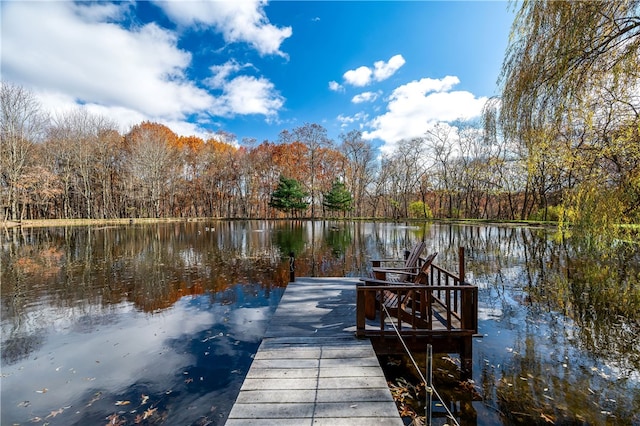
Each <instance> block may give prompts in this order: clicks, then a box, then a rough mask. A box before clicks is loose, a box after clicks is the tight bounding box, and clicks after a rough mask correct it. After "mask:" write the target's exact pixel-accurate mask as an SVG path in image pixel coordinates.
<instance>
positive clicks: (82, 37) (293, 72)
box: [1, 0, 514, 151]
mask: <svg viewBox="0 0 640 426" xmlns="http://www.w3.org/2000/svg"><path fill="white" fill-rule="evenodd" d="M1 7H2V11H1V12H2V29H1V31H2V33H1V36H2V46H1V47H2V50H1V55H2V63H1V65H2V67H1V71H2V79H3V80H4V81H9V82H13V83H17V84H20V85H22V86H24V87H26V88H28V89H30V90H32V91H33V92H34V93H35V94H36V95H37V96H38V97H39V99H40V100H41V102H42V105H43V107H44V109H45V110H47V111H48V112H51V113H52V114H53V115H54V116H55V115H60V114H63V113H65V112H66V111H68V110H70V109H73V108H75V107H77V106H78V105H82V106H83V107H84V108H87V109H89V110H90V111H91V112H94V113H96V114H100V115H103V116H106V117H108V118H110V119H112V120H114V121H115V122H116V123H117V124H118V126H119V127H120V130H121V131H123V132H126V131H127V130H128V128H130V127H131V126H132V125H134V124H137V123H139V122H141V121H143V120H151V121H157V122H161V123H163V124H166V125H167V126H169V127H170V128H171V129H172V130H174V131H175V132H176V133H178V134H181V135H192V134H195V135H198V136H201V137H204V138H207V137H208V135H209V134H210V133H211V132H216V131H218V130H224V131H226V132H230V133H232V134H234V135H235V137H236V141H241V140H242V139H243V138H255V139H256V140H257V141H258V142H262V141H263V140H271V141H276V140H277V138H278V134H279V133H280V131H282V130H284V129H289V130H290V129H293V128H295V127H298V126H302V125H304V124H305V123H319V124H322V125H323V126H324V127H325V128H326V129H327V131H328V135H329V137H331V138H332V139H334V140H336V141H338V140H339V135H340V134H341V133H346V132H348V131H350V130H354V129H357V130H361V131H362V132H363V134H364V137H365V138H367V139H370V140H371V141H373V142H374V143H375V144H376V145H378V146H381V147H382V148H383V150H387V151H390V150H392V149H393V146H394V145H395V143H397V141H398V140H400V139H403V138H411V137H417V136H421V135H422V134H424V132H425V131H426V130H427V129H428V128H429V126H432V125H433V124H435V123H437V122H450V121H453V120H456V119H473V118H477V117H478V115H479V113H480V109H481V107H482V104H483V103H484V101H485V100H486V98H487V97H489V96H493V95H495V94H497V87H496V80H497V77H498V75H499V72H500V67H501V64H502V59H503V56H504V51H505V48H506V45H507V40H508V36H509V30H510V27H511V23H512V21H513V15H514V13H513V9H512V8H511V6H510V3H507V2H502V1H470V2H458V1H446V2H444V1H443V2H440V1H355V2H341V1H319V2H312V1H274V2H268V3H267V2H262V1H252V0H236V1H201V0H195V1H144V2H132V1H121V2H116V3H109V2H84V3H74V2H70V1H6V0H5V1H2V2H1Z"/></svg>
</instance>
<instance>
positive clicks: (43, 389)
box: [36, 388, 49, 393]
mask: <svg viewBox="0 0 640 426" xmlns="http://www.w3.org/2000/svg"><path fill="white" fill-rule="evenodd" d="M48 391H49V389H47V388H42V389H41V390H37V391H36V393H47V392H48Z"/></svg>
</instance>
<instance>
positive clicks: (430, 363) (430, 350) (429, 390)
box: [424, 343, 433, 426]
mask: <svg viewBox="0 0 640 426" xmlns="http://www.w3.org/2000/svg"><path fill="white" fill-rule="evenodd" d="M426 373H427V375H426V377H425V378H426V379H427V383H426V393H427V403H426V404H425V407H424V409H425V410H426V412H425V424H426V425H427V426H431V415H432V410H433V407H432V406H431V404H432V403H433V387H432V386H433V377H432V376H433V347H432V346H431V343H429V344H427V371H426Z"/></svg>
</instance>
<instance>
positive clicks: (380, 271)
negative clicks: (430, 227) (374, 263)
mask: <svg viewBox="0 0 640 426" xmlns="http://www.w3.org/2000/svg"><path fill="white" fill-rule="evenodd" d="M437 255H438V253H437V252H435V253H431V254H430V255H429V256H427V258H426V259H425V261H424V263H423V264H422V265H420V266H414V267H411V268H374V269H373V279H372V280H365V285H367V284H371V285H397V284H402V283H405V284H423V285H425V284H427V282H428V279H429V275H428V274H429V269H430V268H431V264H432V263H433V259H435V257H436V256H437ZM418 260H419V256H418ZM416 263H417V260H416ZM381 278H382V279H381ZM411 295H412V294H411V292H410V293H408V294H406V295H405V296H404V297H403V298H402V300H400V301H399V300H397V299H398V297H397V294H396V293H393V292H389V291H384V292H382V293H381V294H380V295H379V297H378V299H377V300H376V299H375V298H374V297H373V296H372V297H371V298H370V299H369V300H366V301H365V316H366V317H367V318H368V319H373V318H375V316H376V303H382V304H384V305H385V306H386V307H387V308H391V309H395V310H397V307H398V306H399V305H404V304H405V303H406V300H408V299H409V298H410V297H411Z"/></svg>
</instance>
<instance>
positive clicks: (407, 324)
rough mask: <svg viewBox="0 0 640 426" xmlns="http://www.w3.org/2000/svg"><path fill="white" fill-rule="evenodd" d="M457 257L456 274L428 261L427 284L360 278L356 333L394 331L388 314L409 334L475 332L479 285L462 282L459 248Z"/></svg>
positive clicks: (370, 333) (372, 333) (426, 334)
mask: <svg viewBox="0 0 640 426" xmlns="http://www.w3.org/2000/svg"><path fill="white" fill-rule="evenodd" d="M460 258H461V262H460V265H461V266H460V269H461V271H460V272H461V273H460V275H459V276H458V275H456V274H454V273H452V272H449V271H447V270H445V269H444V268H441V267H439V266H437V265H431V267H430V270H429V273H428V277H427V282H426V284H408V283H392V282H389V281H382V280H378V279H375V278H369V279H363V280H362V284H361V285H358V286H357V289H356V291H357V293H356V334H357V335H358V336H384V335H390V334H394V333H395V331H394V330H393V329H390V327H389V322H388V321H389V318H390V320H392V321H393V322H394V324H395V325H396V328H398V330H399V331H400V332H401V333H402V334H403V335H408V336H434V335H445V334H464V335H471V334H477V332H478V288H477V287H476V286H472V285H468V284H467V283H465V280H464V251H463V250H462V249H461V250H460ZM367 319H369V321H368V322H367ZM376 320H377V321H376Z"/></svg>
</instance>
